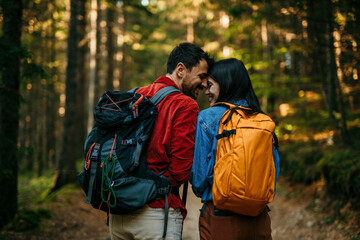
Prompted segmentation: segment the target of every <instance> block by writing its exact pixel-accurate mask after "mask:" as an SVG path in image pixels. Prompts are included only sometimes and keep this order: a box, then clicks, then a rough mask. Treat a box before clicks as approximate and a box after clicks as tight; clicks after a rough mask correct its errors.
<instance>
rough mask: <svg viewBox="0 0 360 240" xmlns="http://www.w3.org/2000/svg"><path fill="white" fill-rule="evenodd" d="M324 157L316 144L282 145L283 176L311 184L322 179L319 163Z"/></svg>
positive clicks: (281, 165) (297, 143) (294, 143)
mask: <svg viewBox="0 0 360 240" xmlns="http://www.w3.org/2000/svg"><path fill="white" fill-rule="evenodd" d="M322 157H323V153H322V151H321V150H320V146H319V145H318V144H317V143H316V142H300V141H299V142H293V143H286V144H284V145H281V148H280V159H281V164H280V167H281V171H280V172H281V174H283V175H285V176H288V177H289V178H290V179H291V180H294V181H297V182H301V183H304V184H311V183H312V182H314V181H317V180H319V179H320V177H321V174H320V171H319V168H318V167H317V163H318V162H319V161H320V159H321V158H322Z"/></svg>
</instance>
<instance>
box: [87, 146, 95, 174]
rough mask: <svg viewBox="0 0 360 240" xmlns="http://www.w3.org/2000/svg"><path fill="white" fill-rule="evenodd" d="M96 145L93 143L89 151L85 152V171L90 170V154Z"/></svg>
mask: <svg viewBox="0 0 360 240" xmlns="http://www.w3.org/2000/svg"><path fill="white" fill-rule="evenodd" d="M95 144H96V143H93V144H92V145H91V146H90V148H89V151H88V152H87V154H86V158H85V170H89V168H90V158H91V152H92V150H93V148H94V146H95Z"/></svg>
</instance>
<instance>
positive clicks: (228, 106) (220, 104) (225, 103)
mask: <svg viewBox="0 0 360 240" xmlns="http://www.w3.org/2000/svg"><path fill="white" fill-rule="evenodd" d="M215 106H223V107H226V108H234V107H236V106H235V105H234V104H231V103H227V102H218V103H215V104H214V105H213V106H212V107H215Z"/></svg>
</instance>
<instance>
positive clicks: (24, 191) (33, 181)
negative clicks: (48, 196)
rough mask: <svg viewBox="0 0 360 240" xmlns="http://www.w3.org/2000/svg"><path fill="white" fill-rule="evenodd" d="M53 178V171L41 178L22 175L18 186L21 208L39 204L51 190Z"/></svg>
mask: <svg viewBox="0 0 360 240" xmlns="http://www.w3.org/2000/svg"><path fill="white" fill-rule="evenodd" d="M52 178H53V172H52V171H50V172H48V173H47V174H46V175H45V176H41V177H34V176H33V174H21V175H20V176H19V186H18V203H19V208H20V209H21V208H24V207H25V206H28V205H29V204H34V203H36V202H39V201H40V199H41V196H42V195H43V193H44V192H47V191H48V190H49V189H50V188H51V184H52V181H53V179H52Z"/></svg>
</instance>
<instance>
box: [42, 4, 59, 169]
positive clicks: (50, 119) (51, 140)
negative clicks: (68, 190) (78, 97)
mask: <svg viewBox="0 0 360 240" xmlns="http://www.w3.org/2000/svg"><path fill="white" fill-rule="evenodd" d="M55 6H56V1H54V2H52V3H50V14H51V16H50V19H51V26H50V41H49V51H50V52H49V55H50V56H49V58H50V65H51V67H50V79H49V81H48V85H47V100H46V113H47V114H46V141H45V144H46V147H45V150H46V159H47V162H48V164H47V165H48V166H49V167H55V166H56V155H55V152H56V135H55V129H56V128H55V125H56V114H57V112H56V110H57V109H58V102H57V98H58V94H57V93H56V91H55V75H56V72H57V69H56V67H55V61H56V46H55V44H56V36H55V33H56V21H55V19H54V15H53V12H54V11H55Z"/></svg>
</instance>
